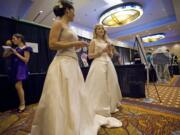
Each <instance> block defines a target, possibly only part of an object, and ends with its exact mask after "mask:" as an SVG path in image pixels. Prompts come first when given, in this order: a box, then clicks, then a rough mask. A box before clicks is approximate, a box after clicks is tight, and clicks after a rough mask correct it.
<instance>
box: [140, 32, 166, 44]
mask: <svg viewBox="0 0 180 135" xmlns="http://www.w3.org/2000/svg"><path fill="white" fill-rule="evenodd" d="M163 38H165V34H164V33H158V34H153V35H148V36H145V37H142V40H143V42H145V43H150V42H155V41H158V40H160V39H163Z"/></svg>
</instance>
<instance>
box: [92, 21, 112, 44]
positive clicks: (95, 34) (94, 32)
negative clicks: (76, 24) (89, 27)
mask: <svg viewBox="0 0 180 135" xmlns="http://www.w3.org/2000/svg"><path fill="white" fill-rule="evenodd" d="M98 27H102V28H103V29H104V36H103V39H104V40H105V41H108V36H107V31H106V30H105V28H104V26H103V25H102V24H96V25H95V26H94V31H93V39H96V38H97V33H96V30H97V28H98Z"/></svg>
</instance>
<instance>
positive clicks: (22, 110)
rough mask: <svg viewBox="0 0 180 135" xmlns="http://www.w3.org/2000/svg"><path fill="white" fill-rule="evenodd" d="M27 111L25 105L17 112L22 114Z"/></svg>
mask: <svg viewBox="0 0 180 135" xmlns="http://www.w3.org/2000/svg"><path fill="white" fill-rule="evenodd" d="M25 109H26V107H25V105H20V106H19V108H18V110H17V112H18V113H22V112H24V111H25Z"/></svg>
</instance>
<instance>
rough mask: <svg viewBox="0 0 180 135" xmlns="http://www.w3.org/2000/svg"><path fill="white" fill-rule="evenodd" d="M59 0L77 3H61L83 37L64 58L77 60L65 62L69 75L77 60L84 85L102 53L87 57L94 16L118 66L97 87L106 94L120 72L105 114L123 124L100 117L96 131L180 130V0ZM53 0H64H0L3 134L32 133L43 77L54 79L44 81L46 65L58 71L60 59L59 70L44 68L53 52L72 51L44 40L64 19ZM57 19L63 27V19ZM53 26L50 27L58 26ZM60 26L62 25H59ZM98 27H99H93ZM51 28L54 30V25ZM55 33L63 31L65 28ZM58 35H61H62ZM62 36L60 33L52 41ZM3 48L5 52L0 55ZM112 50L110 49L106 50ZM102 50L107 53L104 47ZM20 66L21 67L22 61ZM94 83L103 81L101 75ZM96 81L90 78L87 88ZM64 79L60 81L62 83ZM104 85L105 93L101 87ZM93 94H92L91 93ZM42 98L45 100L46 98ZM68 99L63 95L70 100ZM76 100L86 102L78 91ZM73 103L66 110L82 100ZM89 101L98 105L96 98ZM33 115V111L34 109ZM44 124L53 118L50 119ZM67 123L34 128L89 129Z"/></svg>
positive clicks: (178, 134) (134, 134) (173, 134)
mask: <svg viewBox="0 0 180 135" xmlns="http://www.w3.org/2000/svg"><path fill="white" fill-rule="evenodd" d="M64 1H65V2H67V3H69V4H70V5H72V6H73V7H74V8H73V9H74V10H70V9H68V8H66V10H65V11H66V12H65V13H64V14H65V15H64V16H66V17H69V18H70V15H69V13H70V11H74V15H75V16H74V19H73V21H72V20H71V22H70V23H69V25H67V26H68V27H69V28H68V29H71V32H72V31H73V33H75V34H76V35H77V36H76V37H78V40H79V41H81V43H82V42H83V43H84V44H85V43H86V45H84V46H83V47H82V48H76V49H74V48H75V47H74V46H73V49H74V54H77V55H76V57H77V59H76V60H75V59H73V58H69V59H73V60H71V61H76V63H77V65H76V64H75V67H70V66H69V67H67V69H66V70H65V71H67V72H68V73H67V74H69V75H71V77H70V78H75V77H74V74H73V73H69V72H70V71H69V70H71V69H72V70H73V71H75V70H76V67H78V69H79V70H78V71H79V72H78V73H79V74H80V75H81V77H82V80H83V81H82V82H83V85H82V86H85V87H83V88H84V91H86V88H87V87H86V86H87V85H86V81H87V80H88V79H87V77H89V76H88V75H89V74H88V73H89V71H91V70H94V71H95V69H93V67H92V69H91V70H89V69H90V68H91V65H92V64H94V65H93V66H94V68H95V61H96V60H97V59H98V58H99V57H101V56H100V55H97V57H94V59H92V58H90V57H89V56H90V55H89V50H90V48H91V47H89V46H91V45H92V44H93V43H98V42H100V41H98V39H94V38H96V36H98V34H97V35H96V36H94V33H93V31H94V28H95V25H97V24H98V25H97V26H101V27H99V28H104V30H105V31H106V34H107V40H108V41H107V40H106V41H104V43H105V44H107V45H108V47H109V50H110V51H109V52H111V53H106V54H109V55H106V56H107V57H108V58H110V59H109V60H110V61H109V62H110V63H112V65H113V67H112V69H114V71H115V72H113V73H114V75H115V78H113V79H111V80H109V81H107V80H108V79H107V78H105V81H107V82H106V83H105V84H102V85H104V87H102V88H104V89H107V90H108V91H107V93H108V92H109V94H111V92H112V91H113V88H114V89H115V87H112V88H111V89H110V88H109V86H110V85H111V83H114V82H116V80H117V83H116V84H117V86H118V88H119V89H118V90H120V92H119V91H118V92H119V93H121V95H122V97H121V99H120V100H119V101H118V103H119V104H118V106H117V109H116V111H115V112H113V113H110V116H111V117H113V118H115V119H116V120H118V121H119V122H121V125H120V126H117V127H112V128H111V127H109V126H106V125H102V126H100V127H99V128H98V131H97V133H96V134H97V135H180V0H64ZM57 5H58V7H59V8H62V7H63V6H64V5H62V1H61V0H0V135H35V134H34V133H33V134H31V131H32V125H33V121H34V119H35V114H36V112H37V111H36V110H37V108H38V105H39V101H41V100H40V99H41V94H42V92H43V88H44V87H45V86H46V87H48V85H49V86H53V84H48V85H44V84H45V79H46V78H47V76H46V75H47V73H48V74H50V73H49V72H54V73H55V74H54V75H55V76H58V75H59V74H58V73H59V70H62V74H63V70H64V69H63V68H62V67H63V65H61V64H59V65H60V67H59V70H58V71H56V69H54V70H53V69H52V68H51V70H50V71H49V72H48V68H49V67H50V64H51V66H52V65H53V62H54V60H55V59H54V58H57V57H58V58H59V60H61V61H63V59H68V58H66V57H69V56H63V54H62V55H61V52H62V53H63V51H61V50H62V49H61V50H60V51H58V52H59V53H56V50H54V49H52V48H51V47H49V46H50V45H49V44H50V43H51V42H49V40H50V39H51V36H49V35H50V30H51V28H53V27H52V25H53V24H55V22H56V21H59V20H62V21H63V17H64V16H63V17H62V18H60V19H59V18H58V17H56V16H55V15H54V13H53V8H54V6H57ZM68 15H69V16H68ZM58 19H59V20H58ZM53 26H54V25H53ZM60 27H63V25H61V26H60ZM53 29H54V31H55V28H53ZM60 29H63V30H64V31H65V29H64V28H60ZM56 31H57V30H56ZM96 31H97V33H98V29H96ZM96 31H95V33H96ZM51 32H52V33H53V31H51ZM56 33H57V32H56ZM58 33H60V32H58ZM71 34H72V33H71ZM52 35H53V34H52ZM60 36H62V33H61V35H60ZM64 36H65V35H64ZM70 36H72V35H70ZM24 39H25V42H24ZM58 40H61V37H60V38H58ZM70 40H71V39H70ZM76 40H77V39H76ZM93 41H94V42H93ZM19 42H21V43H19ZM60 42H63V41H58V42H57V43H60ZM64 42H65V41H64ZM66 42H70V41H66ZM106 42H107V43H106ZM22 44H23V46H25V48H28V49H26V50H25V51H24V52H20V51H21V50H23V47H22V46H21V45H22ZM93 45H96V44H93ZM96 47H97V48H98V47H99V46H96ZM96 47H95V48H96ZM18 49H19V50H20V51H19V50H18ZM71 49H72V48H71ZM91 49H92V48H91ZM106 49H107V48H106ZM8 51H9V52H10V53H9V54H10V55H9V57H5V56H6V55H5V54H6V52H8ZM65 51H66V50H65ZM91 51H92V50H91ZM20 53H21V54H20ZM110 54H112V55H111V57H110ZM19 55H20V56H19ZM103 55H105V54H104V53H103ZM11 56H12V57H11ZM22 57H23V58H24V59H25V60H26V58H28V62H27V61H26V62H25V60H24V59H23V58H22ZM13 58H14V60H17V61H18V60H19V61H21V63H23V62H24V65H25V66H26V69H27V71H25V72H26V73H27V76H28V77H27V78H26V79H24V80H23V79H22V80H18V79H17V75H15V76H16V77H15V78H12V76H13V75H14V74H13V72H15V71H14V70H16V69H18V68H17V66H18V65H14V66H12V65H13V64H12V61H13ZM22 61H23V62H22ZM52 61H53V62H52ZM61 61H60V62H61ZM51 62H52V63H51ZM65 62H68V61H65ZM65 62H64V64H66V65H67V64H68V63H65ZM57 63H58V62H57ZM61 63H63V62H61ZM105 67H106V66H105ZM61 68H62V69H61ZM99 69H101V68H99ZM108 69H109V68H107V70H108ZM12 71H13V72H12ZM20 71H23V69H21V70H20ZM98 71H100V70H98ZM56 72H57V73H56ZM75 72H76V71H75ZM103 72H104V71H103ZM108 72H109V71H107V72H106V71H105V72H104V74H105V75H106V77H108ZM106 73H107V74H106ZM12 74H13V75H12ZM19 74H20V73H19ZM64 74H66V73H64ZM99 74H100V73H99ZM96 77H97V78H96ZM49 78H50V77H49ZM89 78H90V77H89ZM98 78H100V76H98V74H96V75H95V78H94V79H97V80H98ZM51 79H53V77H52V78H51ZM65 79H66V78H65ZM78 79H79V78H78ZM80 79H81V78H80ZM86 79H87V80H86ZM46 81H48V79H47V80H46ZM53 81H57V80H56V78H54V80H52V81H51V83H52V82H53ZM98 81H102V80H98ZM17 82H18V83H17ZM19 82H21V83H19ZM76 82H78V81H77V80H76V81H74V82H73V84H71V85H73V89H74V91H69V92H70V93H68V92H67V93H68V94H69V95H73V92H74V94H75V93H78V92H79V91H78V90H80V89H78V88H80V85H79V84H77V83H76ZM59 83H60V84H59V85H61V84H63V83H62V82H59ZM20 84H21V85H20ZM46 84H47V83H46ZM95 84H96V85H101V83H98V82H97V83H95ZM106 84H107V85H106ZM68 85H70V84H68ZM96 85H93V86H92V91H93V88H95V87H96ZM21 86H22V89H21V92H23V94H24V100H23V99H22V93H21V92H20V90H19V89H18V88H19V87H21ZM62 87H63V88H64V86H62ZM100 88H101V87H100ZM108 88H109V89H108ZM16 89H17V90H16ZM44 89H45V88H44ZM67 89H68V88H67ZM104 89H98V91H97V93H98V92H99V91H104V92H105V93H106V90H104ZM60 90H62V89H60ZM88 90H89V89H88ZM54 91H58V89H57V88H56V87H55V85H54V89H53V91H52V92H54ZM67 93H66V94H67ZM79 93H80V92H79ZM105 93H104V95H106V94H105ZM46 94H47V93H46ZM49 94H50V92H49ZM20 95H21V96H20ZM75 95H76V94H75ZM97 95H98V94H97ZM104 95H102V96H101V99H102V100H101V101H100V102H103V101H104V99H105V98H106V97H103V96H104ZM43 96H45V94H44V95H43ZM57 96H58V95H57ZM60 96H61V97H59V101H62V100H61V99H62V98H63V97H62V96H63V95H60ZM66 96H67V95H66ZM88 96H89V95H86V96H84V97H88ZM94 96H96V93H95V94H94ZM118 96H119V95H118ZM47 97H48V96H47ZM51 98H52V97H51ZM54 98H56V96H55V97H54ZM69 98H71V97H69ZM94 98H95V97H94ZM112 98H113V97H112ZM87 99H90V98H87ZM44 100H46V101H48V98H46V99H44ZM54 100H56V99H54ZM69 100H71V99H69ZM69 100H68V103H69V104H70V103H71V102H70V101H69ZM72 100H73V99H72ZM107 100H108V99H107ZM77 101H79V102H81V103H80V105H81V104H82V102H83V101H82V100H80V98H78V97H77ZM108 101H109V100H108ZM20 102H21V103H20ZM84 102H85V100H84ZM109 102H110V101H109ZM57 103H59V102H57ZM68 103H64V106H65V108H66V105H69V104H68ZM87 103H89V104H90V103H93V99H92V100H87ZM60 104H62V103H59V104H56V108H57V109H56V108H54V110H53V109H52V110H49V112H51V111H52V112H54V111H57V110H58V109H59V107H58V105H60ZM73 104H74V103H73ZM84 104H85V103H84ZM109 104H111V103H109ZM78 105H79V104H77V106H76V107H75V108H73V110H68V111H72V112H78V108H79V107H80V106H78ZM22 106H23V107H22ZM52 106H54V104H53V105H52ZM70 106H71V105H70ZM92 106H96V104H93V105H92ZM21 107H22V108H23V109H22V108H21ZM45 108H46V106H45ZM50 108H51V107H50ZM67 108H68V106H67ZM76 108H77V110H76ZM86 108H89V110H90V109H91V108H90V105H89V106H88V105H86ZM92 110H93V109H92ZM72 112H69V113H72ZM44 113H45V112H44ZM60 113H62V114H63V113H66V112H60ZM81 113H82V112H81V111H79V113H78V115H79V117H81V119H83V118H84V117H83V115H81ZM84 115H86V114H84ZM37 116H38V115H37ZM43 116H45V115H43ZM64 116H65V117H64V118H63V119H58V118H59V117H57V118H56V122H57V121H58V123H61V125H63V124H64V125H65V121H64V119H66V118H67V119H73V118H72V117H67V116H68V115H66V114H64ZM54 117H56V116H53V113H52V118H54ZM87 117H88V114H87ZM36 119H38V118H37V117H36ZM49 120H50V121H51V122H52V120H51V116H50V117H48V118H47V119H46V117H44V119H43V121H41V123H42V124H45V123H48V122H49ZM74 124H75V125H76V124H78V121H74ZM85 125H86V123H85ZM49 126H51V125H50V124H49ZM56 126H58V125H56ZM67 126H69V125H67ZM70 126H72V125H70ZM51 127H52V126H51ZM61 127H62V126H61ZM42 128H44V129H42ZM45 128H48V126H47V124H46V126H44V127H43V126H41V130H42V131H43V130H44V131H45V130H46V129H45ZM56 128H58V127H56ZM49 130H51V129H49ZM52 130H53V129H52ZM66 130H68V128H66V129H63V132H62V133H61V131H60V132H59V133H55V132H48V133H46V132H44V133H43V132H42V133H40V134H38V133H37V134H36V135H89V134H85V133H84V134H83V133H82V134H81V133H75V132H74V134H73V133H72V134H68V132H67V131H66ZM50 133H51V134H50ZM69 133H70V132H69ZM90 135H91V134H90ZM92 135H93V134H92Z"/></svg>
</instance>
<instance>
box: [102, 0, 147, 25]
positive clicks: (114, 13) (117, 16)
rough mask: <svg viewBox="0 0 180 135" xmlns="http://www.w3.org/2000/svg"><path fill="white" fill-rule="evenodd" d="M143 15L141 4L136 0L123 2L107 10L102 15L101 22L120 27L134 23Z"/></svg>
mask: <svg viewBox="0 0 180 135" xmlns="http://www.w3.org/2000/svg"><path fill="white" fill-rule="evenodd" d="M142 15H143V9H142V6H141V5H140V4H137V3H134V2H128V3H122V4H118V5H115V6H112V7H111V8H109V9H107V10H105V11H104V12H103V13H102V14H101V15H100V24H103V25H104V26H111V27H119V26H123V25H126V24H129V23H132V22H134V21H136V20H137V19H139V18H140V17H141V16H142Z"/></svg>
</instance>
